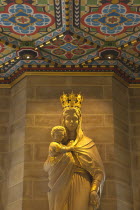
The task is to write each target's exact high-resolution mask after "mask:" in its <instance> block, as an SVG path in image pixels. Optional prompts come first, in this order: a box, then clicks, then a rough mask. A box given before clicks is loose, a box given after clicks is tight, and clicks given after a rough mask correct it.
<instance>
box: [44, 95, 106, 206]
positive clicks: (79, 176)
mask: <svg viewBox="0 0 140 210" xmlns="http://www.w3.org/2000/svg"><path fill="white" fill-rule="evenodd" d="M60 100H61V103H62V107H63V119H62V126H55V127H54V128H53V129H52V132H51V135H52V137H53V142H51V144H50V146H49V155H48V158H47V160H46V162H45V163H44V170H45V171H46V172H48V175H49V184H48V185H49V189H50V190H49V192H48V200H49V210H96V209H98V207H99V204H100V198H101V193H102V189H103V184H104V180H105V173H104V167H103V164H102V160H101V158H100V155H99V153H98V151H97V148H96V146H95V143H94V142H93V141H92V139H90V138H88V137H86V136H85V135H84V133H83V131H82V129H81V121H82V117H81V110H80V108H81V103H82V100H83V97H82V96H81V95H80V94H78V95H75V94H73V93H71V94H69V95H67V94H63V95H62V96H61V98H60Z"/></svg>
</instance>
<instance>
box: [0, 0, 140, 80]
mask: <svg viewBox="0 0 140 210" xmlns="http://www.w3.org/2000/svg"><path fill="white" fill-rule="evenodd" d="M35 55H36V56H35ZM35 66H36V67H35ZM59 68H60V69H59ZM25 71H40V72H41V71H43V72H44V71H47V72H49V71H72V72H75V71H84V72H85V71H87V72H88V71H90V72H96V71H97V72H115V73H116V74H118V75H119V77H122V78H123V80H125V81H127V83H140V81H139V79H138V78H139V75H140V1H139V0H82V1H81V0H71V1H69V0H53V1H52V0H0V83H3V84H9V83H10V82H12V81H13V80H15V79H16V78H18V77H19V75H21V74H22V73H23V72H25Z"/></svg>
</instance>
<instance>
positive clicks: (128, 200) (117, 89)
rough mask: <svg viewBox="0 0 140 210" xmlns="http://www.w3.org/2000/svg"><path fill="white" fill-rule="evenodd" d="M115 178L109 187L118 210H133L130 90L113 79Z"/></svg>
mask: <svg viewBox="0 0 140 210" xmlns="http://www.w3.org/2000/svg"><path fill="white" fill-rule="evenodd" d="M112 90H113V94H112V95H113V116H114V163H113V168H114V177H112V179H113V180H112V182H113V183H115V185H114V186H113V183H111V186H113V187H111V186H110V184H109V185H108V184H107V185H108V190H109V191H110V195H111V196H114V199H116V200H117V209H118V210H133V193H132V177H131V147H130V138H129V94H128V88H127V87H125V86H124V85H123V84H121V83H120V82H119V81H118V80H116V79H114V78H113V83H112Z"/></svg>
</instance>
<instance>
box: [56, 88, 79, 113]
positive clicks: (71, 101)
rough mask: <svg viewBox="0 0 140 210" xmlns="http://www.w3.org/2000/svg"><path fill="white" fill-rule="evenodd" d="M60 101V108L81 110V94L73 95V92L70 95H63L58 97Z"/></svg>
mask: <svg viewBox="0 0 140 210" xmlns="http://www.w3.org/2000/svg"><path fill="white" fill-rule="evenodd" d="M60 101H61V104H62V107H63V108H64V109H65V108H72V107H75V108H79V109H80V108H81V104H82V101H83V96H82V95H81V94H74V93H73V92H72V93H70V94H65V93H63V95H62V96H61V97H60Z"/></svg>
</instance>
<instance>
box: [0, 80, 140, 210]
mask: <svg viewBox="0 0 140 210" xmlns="http://www.w3.org/2000/svg"><path fill="white" fill-rule="evenodd" d="M63 91H64V92H66V93H70V92H71V91H73V92H75V93H79V92H80V93H82V95H83V96H84V101H83V104H82V118H83V123H82V128H83V130H84V133H85V134H86V135H87V136H89V137H90V138H92V139H93V140H94V141H95V143H96V145H97V147H98V150H99V153H100V155H101V157H102V160H103V163H104V166H105V171H106V182H105V186H104V191H103V194H102V199H101V205H100V209H99V210H109V209H110V210H113V209H114V210H139V209H140V200H139V194H140V184H139V183H140V180H139V177H140V155H139V152H140V141H139V135H140V132H139V130H140V129H139V127H140V117H139V113H140V89H130V90H129V89H128V88H127V87H125V86H124V85H123V84H121V83H120V82H119V81H117V80H116V79H115V78H113V77H95V76H94V77H91V76H90V77H88V76H84V77H83V76H73V77H72V76H28V77H26V78H24V79H23V80H22V81H20V82H19V83H17V84H16V85H15V86H13V87H12V88H11V90H8V89H0V98H1V100H0V112H1V118H0V167H1V168H0V210H38V209H41V210H49V208H48V200H47V190H48V189H47V174H46V173H45V172H44V171H43V163H44V161H45V159H46V157H47V153H48V145H49V143H50V141H51V136H50V131H51V128H52V127H53V126H55V125H59V124H60V123H61V113H62V108H61V104H60V101H59V97H60V95H61V94H62V93H63ZM5 195H6V196H5Z"/></svg>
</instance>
